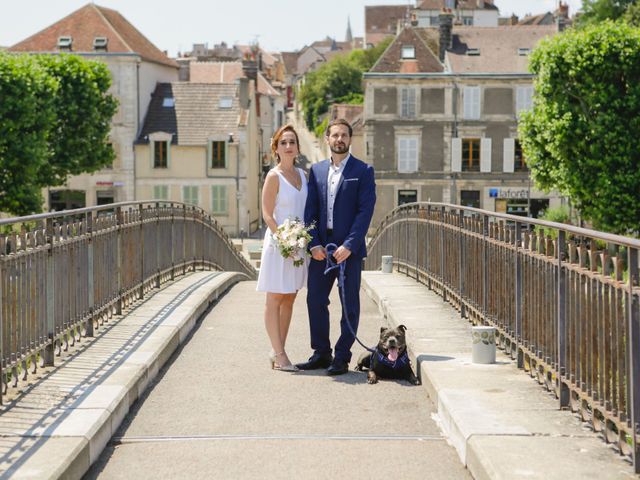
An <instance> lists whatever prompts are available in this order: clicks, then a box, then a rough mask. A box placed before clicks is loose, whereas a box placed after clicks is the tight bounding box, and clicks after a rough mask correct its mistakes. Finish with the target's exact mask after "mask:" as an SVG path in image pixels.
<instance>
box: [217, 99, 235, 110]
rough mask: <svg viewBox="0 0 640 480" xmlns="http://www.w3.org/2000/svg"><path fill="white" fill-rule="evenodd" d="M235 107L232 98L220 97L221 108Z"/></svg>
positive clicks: (219, 105)
mask: <svg viewBox="0 0 640 480" xmlns="http://www.w3.org/2000/svg"><path fill="white" fill-rule="evenodd" d="M232 106H233V98H231V97H220V103H218V107H220V108H231V107H232Z"/></svg>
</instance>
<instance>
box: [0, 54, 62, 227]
mask: <svg viewBox="0 0 640 480" xmlns="http://www.w3.org/2000/svg"><path fill="white" fill-rule="evenodd" d="M57 87H58V83H57V81H56V80H55V79H54V78H52V77H51V76H50V75H49V74H48V73H47V71H46V70H45V69H44V68H43V67H42V66H41V65H40V64H39V63H38V61H37V59H36V58H35V57H30V56H26V55H23V56H13V55H0V99H2V100H1V101H0V211H2V212H9V213H13V214H16V215H24V214H28V213H32V212H38V211H40V209H41V208H42V207H41V205H42V198H41V196H40V186H39V185H38V183H37V182H36V181H35V179H36V178H37V177H38V171H39V169H40V167H41V166H42V165H45V164H46V163H47V162H48V161H49V159H50V156H51V155H50V148H49V141H48V140H49V134H50V126H51V124H52V123H53V122H54V120H55V111H54V108H53V98H54V96H55V92H56V90H57Z"/></svg>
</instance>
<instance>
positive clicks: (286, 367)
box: [271, 352, 300, 372]
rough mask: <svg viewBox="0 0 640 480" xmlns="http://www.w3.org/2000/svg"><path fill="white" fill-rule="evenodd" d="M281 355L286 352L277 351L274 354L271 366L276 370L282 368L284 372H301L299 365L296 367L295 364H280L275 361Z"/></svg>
mask: <svg viewBox="0 0 640 480" xmlns="http://www.w3.org/2000/svg"><path fill="white" fill-rule="evenodd" d="M280 355H284V352H280V353H276V354H275V355H274V357H273V363H272V364H271V368H273V369H274V370H281V371H283V372H299V371H300V369H299V368H298V367H296V366H295V365H294V364H289V365H278V363H277V362H276V361H275V359H276V358H277V357H279V356H280Z"/></svg>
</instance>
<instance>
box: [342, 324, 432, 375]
mask: <svg viewBox="0 0 640 480" xmlns="http://www.w3.org/2000/svg"><path fill="white" fill-rule="evenodd" d="M406 329H407V327H405V326H404V325H398V327H397V328H385V327H382V328H380V341H379V342H378V346H377V347H376V349H375V351H374V352H373V353H372V352H364V353H363V354H362V355H360V358H359V359H358V364H357V366H356V368H355V369H356V370H360V371H362V370H363V369H364V368H366V369H368V372H367V382H368V383H372V384H373V383H378V378H394V379H402V380H407V381H408V382H410V383H412V384H413V385H420V380H418V378H417V377H416V376H415V375H414V373H413V370H411V362H410V361H409V354H408V352H407V343H406V340H405V335H404V332H405V330H406Z"/></svg>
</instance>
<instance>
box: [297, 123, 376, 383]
mask: <svg viewBox="0 0 640 480" xmlns="http://www.w3.org/2000/svg"><path fill="white" fill-rule="evenodd" d="M352 133H353V132H352V129H351V125H349V123H348V122H347V121H346V120H343V119H335V120H332V121H331V122H330V123H329V125H328V126H327V129H326V131H325V139H326V141H327V143H328V145H329V149H330V150H331V158H330V159H328V160H323V161H321V162H319V163H316V164H314V165H313V166H312V167H311V173H310V174H309V188H308V195H307V203H306V206H305V210H304V222H305V224H307V225H309V224H311V223H315V226H316V228H314V229H313V230H312V231H311V235H312V239H311V242H309V249H310V251H311V255H312V257H313V258H312V260H311V263H310V265H309V276H308V283H307V289H308V291H307V308H308V310H309V326H310V330H311V348H313V350H314V353H313V355H312V356H311V358H309V361H308V362H306V363H301V364H298V365H297V367H298V368H300V369H301V370H314V369H318V368H327V367H329V368H328V369H327V373H328V374H329V375H342V374H343V373H347V371H348V370H349V361H350V360H351V346H352V345H353V342H354V341H355V335H354V334H353V333H352V332H351V330H353V332H357V329H358V320H359V317H360V274H361V269H362V259H363V258H364V257H366V256H367V250H366V247H365V236H366V234H367V230H368V229H369V223H370V222H371V217H372V216H373V207H374V206H375V203H376V184H375V180H374V173H373V167H372V166H370V165H367V164H366V163H364V162H363V161H361V160H358V159H357V158H355V157H353V156H351V154H350V153H349V146H350V145H351V135H352ZM329 243H334V244H335V245H337V246H338V248H337V249H336V251H335V252H334V254H333V257H334V258H335V261H336V262H337V263H338V264H341V263H343V262H344V263H345V281H344V298H343V297H342V295H341V296H340V299H341V301H342V302H343V312H344V311H345V310H346V311H347V314H348V318H345V316H344V313H343V314H342V319H341V320H340V338H339V339H338V342H337V343H336V345H335V358H333V357H332V355H331V353H332V352H331V341H330V339H329V308H328V306H329V294H330V293H331V289H332V287H333V284H334V283H335V281H336V278H337V276H338V275H339V269H338V268H334V269H332V270H330V271H329V272H328V273H327V274H326V275H325V269H326V268H327V265H326V251H325V246H326V245H327V244H329ZM347 322H349V325H351V329H349V325H347Z"/></svg>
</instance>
